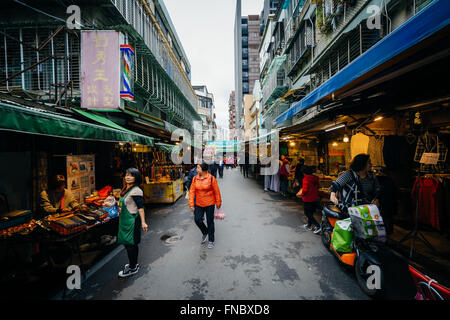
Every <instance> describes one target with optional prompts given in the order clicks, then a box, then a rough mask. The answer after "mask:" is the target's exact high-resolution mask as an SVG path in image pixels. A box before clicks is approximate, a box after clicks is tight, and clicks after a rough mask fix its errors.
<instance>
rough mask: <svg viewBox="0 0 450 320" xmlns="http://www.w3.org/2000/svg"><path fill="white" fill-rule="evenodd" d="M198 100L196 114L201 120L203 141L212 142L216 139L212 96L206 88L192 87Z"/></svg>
mask: <svg viewBox="0 0 450 320" xmlns="http://www.w3.org/2000/svg"><path fill="white" fill-rule="evenodd" d="M194 90H195V93H196V94H197V98H198V106H197V112H198V114H199V115H200V117H201V118H202V130H203V133H202V135H203V141H213V140H215V139H216V134H215V129H216V128H217V126H216V122H215V119H216V113H215V109H216V108H215V104H214V95H213V94H212V93H211V92H209V91H208V88H207V86H205V85H202V86H194Z"/></svg>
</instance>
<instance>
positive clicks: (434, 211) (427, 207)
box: [411, 178, 441, 230]
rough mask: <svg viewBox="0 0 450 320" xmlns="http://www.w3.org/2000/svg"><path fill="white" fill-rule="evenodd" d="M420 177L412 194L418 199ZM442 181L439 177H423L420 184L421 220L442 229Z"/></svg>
mask: <svg viewBox="0 0 450 320" xmlns="http://www.w3.org/2000/svg"><path fill="white" fill-rule="evenodd" d="M418 184H419V183H418V178H417V179H416V181H415V183H414V187H413V189H412V192H411V195H412V197H413V199H414V201H416V200H417V199H416V193H417V189H416V188H417V186H418ZM439 189H440V183H439V181H438V180H437V179H433V178H421V181H420V186H419V222H420V223H422V224H426V225H429V226H431V227H433V228H436V229H437V230H440V224H439V213H440V209H441V208H440V206H441V203H440V198H439V197H440V193H439Z"/></svg>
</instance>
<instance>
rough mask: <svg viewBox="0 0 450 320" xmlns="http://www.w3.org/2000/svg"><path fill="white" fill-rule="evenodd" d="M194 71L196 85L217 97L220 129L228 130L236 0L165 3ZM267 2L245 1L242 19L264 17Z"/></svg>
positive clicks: (193, 82)
mask: <svg viewBox="0 0 450 320" xmlns="http://www.w3.org/2000/svg"><path fill="white" fill-rule="evenodd" d="M164 3H165V5H166V7H167V10H168V11H169V15H170V18H171V19H172V22H173V24H174V26H175V29H176V31H177V34H178V36H179V38H180V41H181V43H182V45H183V48H184V51H185V52H186V54H187V56H188V59H189V62H190V63H191V69H192V85H206V86H207V87H208V91H210V92H212V93H213V94H214V99H215V105H216V114H217V120H216V122H217V125H218V126H219V127H225V128H228V98H229V96H230V93H231V91H232V90H234V18H235V14H236V0H189V1H187V0H164ZM263 6H264V0H242V15H243V16H245V15H249V14H260V13H261V11H262V9H263Z"/></svg>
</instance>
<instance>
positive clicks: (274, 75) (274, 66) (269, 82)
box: [262, 55, 287, 106]
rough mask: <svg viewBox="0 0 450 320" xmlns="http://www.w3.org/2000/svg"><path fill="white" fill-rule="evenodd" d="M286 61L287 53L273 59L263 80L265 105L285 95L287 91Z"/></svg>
mask: <svg viewBox="0 0 450 320" xmlns="http://www.w3.org/2000/svg"><path fill="white" fill-rule="evenodd" d="M285 61H286V55H282V56H279V57H275V59H274V60H273V61H272V63H271V65H270V67H269V70H268V71H267V75H266V77H265V78H264V80H263V83H262V85H263V89H262V91H263V99H262V101H263V106H265V105H267V104H269V103H270V102H271V101H273V100H275V99H276V98H278V97H279V96H280V95H283V94H284V93H286V91H287V86H286V85H285V72H284V70H283V68H282V66H283V64H284V63H285Z"/></svg>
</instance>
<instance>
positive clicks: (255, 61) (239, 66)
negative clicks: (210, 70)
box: [234, 0, 261, 129]
mask: <svg viewBox="0 0 450 320" xmlns="http://www.w3.org/2000/svg"><path fill="white" fill-rule="evenodd" d="M241 12H242V11H241V0H238V1H237V6H236V18H235V30H234V33H235V48H234V49H235V99H236V102H235V105H236V121H237V127H238V128H242V129H243V128H244V117H245V115H244V107H243V98H244V95H246V94H251V93H252V92H253V88H254V84H255V81H256V80H258V79H259V46H260V43H261V20H260V16H259V15H249V16H242V14H241Z"/></svg>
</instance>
